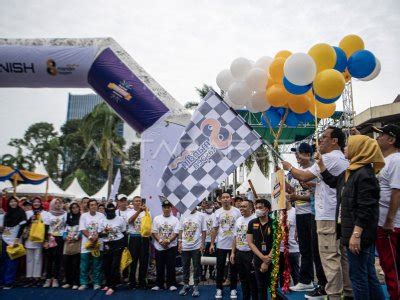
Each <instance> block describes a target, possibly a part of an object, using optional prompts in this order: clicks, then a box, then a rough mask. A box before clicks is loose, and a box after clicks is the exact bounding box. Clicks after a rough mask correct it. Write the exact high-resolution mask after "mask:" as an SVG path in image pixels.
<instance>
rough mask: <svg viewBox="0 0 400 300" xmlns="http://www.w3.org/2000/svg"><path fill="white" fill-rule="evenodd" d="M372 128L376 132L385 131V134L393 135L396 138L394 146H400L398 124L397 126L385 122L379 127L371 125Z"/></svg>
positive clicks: (399, 128)
mask: <svg viewBox="0 0 400 300" xmlns="http://www.w3.org/2000/svg"><path fill="white" fill-rule="evenodd" d="M372 130H373V131H375V132H377V133H385V134H387V135H390V136H391V137H394V138H395V139H396V142H395V144H394V145H395V146H396V147H400V126H397V125H395V124H387V125H385V126H383V127H380V128H378V127H375V126H372Z"/></svg>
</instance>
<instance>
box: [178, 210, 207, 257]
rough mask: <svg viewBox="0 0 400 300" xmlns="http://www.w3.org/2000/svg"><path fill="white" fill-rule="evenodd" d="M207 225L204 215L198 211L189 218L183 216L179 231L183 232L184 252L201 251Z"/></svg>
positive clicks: (188, 216)
mask: <svg viewBox="0 0 400 300" xmlns="http://www.w3.org/2000/svg"><path fill="white" fill-rule="evenodd" d="M206 228H207V225H206V222H205V219H204V215H203V214H202V213H201V212H198V211H196V212H195V213H193V214H189V215H187V216H184V215H182V216H181V220H180V222H179V230H182V250H184V251H191V250H197V249H200V246H201V234H202V232H203V231H206Z"/></svg>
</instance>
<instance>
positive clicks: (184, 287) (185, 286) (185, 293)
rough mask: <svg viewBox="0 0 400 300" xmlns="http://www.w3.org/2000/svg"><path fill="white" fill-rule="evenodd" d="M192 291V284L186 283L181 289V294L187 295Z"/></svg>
mask: <svg viewBox="0 0 400 300" xmlns="http://www.w3.org/2000/svg"><path fill="white" fill-rule="evenodd" d="M189 291H190V286H189V285H187V284H185V285H184V286H183V287H182V289H181V290H180V291H179V296H186V295H187V294H188V293H189Z"/></svg>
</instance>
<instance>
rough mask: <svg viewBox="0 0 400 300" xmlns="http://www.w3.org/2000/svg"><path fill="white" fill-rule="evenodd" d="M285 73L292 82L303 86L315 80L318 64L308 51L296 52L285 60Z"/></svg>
mask: <svg viewBox="0 0 400 300" xmlns="http://www.w3.org/2000/svg"><path fill="white" fill-rule="evenodd" d="M283 73H284V74H285V77H286V79H287V80H289V81H290V82H291V83H293V84H295V85H301V86H303V85H307V84H310V83H312V82H313V81H314V78H315V75H316V74H317V66H316V65H315V62H314V60H313V59H312V58H311V56H310V55H308V54H307V53H294V54H292V55H290V56H289V57H288V59H287V60H286V61H285V65H284V67H283Z"/></svg>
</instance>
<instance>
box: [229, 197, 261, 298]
mask: <svg viewBox="0 0 400 300" xmlns="http://www.w3.org/2000/svg"><path fill="white" fill-rule="evenodd" d="M240 213H241V214H242V216H241V217H240V218H239V219H237V220H236V223H235V229H234V236H235V238H234V240H233V242H232V252H231V256H230V262H231V264H234V265H235V266H236V270H237V271H238V273H239V278H240V282H241V285H242V293H243V299H254V300H256V299H257V297H258V290H257V282H256V276H255V273H254V266H253V252H252V251H251V249H250V247H249V244H248V243H247V227H248V225H249V222H250V221H251V220H253V219H255V218H256V215H255V214H254V205H253V202H251V201H249V200H248V199H246V200H242V201H241V203H240Z"/></svg>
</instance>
